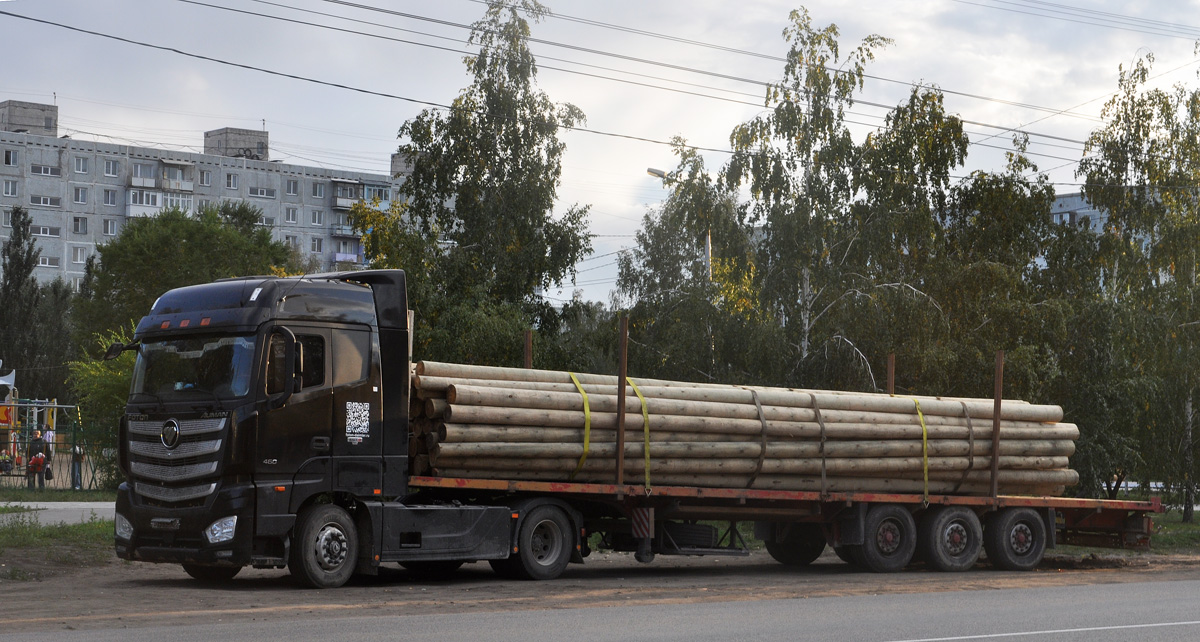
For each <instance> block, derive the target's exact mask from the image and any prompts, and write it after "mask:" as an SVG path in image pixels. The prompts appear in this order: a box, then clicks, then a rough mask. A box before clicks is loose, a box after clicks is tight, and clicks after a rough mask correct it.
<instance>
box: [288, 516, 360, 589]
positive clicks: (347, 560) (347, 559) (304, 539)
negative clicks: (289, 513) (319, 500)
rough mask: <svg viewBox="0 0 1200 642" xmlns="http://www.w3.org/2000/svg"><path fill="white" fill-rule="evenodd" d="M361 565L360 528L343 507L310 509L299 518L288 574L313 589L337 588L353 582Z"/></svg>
mask: <svg viewBox="0 0 1200 642" xmlns="http://www.w3.org/2000/svg"><path fill="white" fill-rule="evenodd" d="M357 564H358V528H356V527H355V526H354V520H353V519H351V518H350V515H349V514H347V513H346V511H345V510H343V509H342V508H341V507H340V506H335V505H333V504H317V505H315V506H309V507H308V508H306V509H304V510H303V511H301V512H300V515H298V516H297V517H296V538H295V541H294V542H293V543H292V554H291V559H290V560H288V570H289V571H290V572H291V573H292V576H293V577H295V578H296V579H298V580H300V582H302V583H304V584H306V585H308V586H311V587H313V588H334V587H337V586H341V585H343V584H345V583H346V581H347V580H349V579H350V576H351V575H352V574H353V573H354V567H355V566H356V565H357Z"/></svg>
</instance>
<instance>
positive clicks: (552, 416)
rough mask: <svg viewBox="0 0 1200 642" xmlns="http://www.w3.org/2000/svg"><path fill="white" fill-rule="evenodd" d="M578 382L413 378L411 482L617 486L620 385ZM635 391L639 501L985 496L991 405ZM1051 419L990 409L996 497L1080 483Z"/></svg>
mask: <svg viewBox="0 0 1200 642" xmlns="http://www.w3.org/2000/svg"><path fill="white" fill-rule="evenodd" d="M575 379H576V380H577V381H578V385H577V384H576V382H575V381H573V380H572V375H571V373H567V372H556V371H547V370H526V369H519V368H494V367H486V366H467V365H459V364H448V363H438V362H428V361H426V362H421V363H418V364H417V365H416V368H415V375H414V377H413V390H412V405H411V411H412V415H411V416H412V417H413V421H412V432H413V440H412V443H411V450H410V453H411V454H412V455H413V457H412V460H413V473H414V474H417V475H435V476H445V477H466V478H491V479H505V480H540V481H576V482H596V483H614V482H615V481H616V480H617V471H616V462H617V417H618V414H617V378H616V377H613V376H605V375H593V374H576V375H575ZM633 382H634V384H636V385H637V388H638V390H637V391H635V390H634V389H633V387H631V386H628V385H627V386H626V403H625V406H626V407H625V426H624V428H625V435H624V451H625V452H624V466H625V469H624V480H625V481H626V482H627V483H634V484H639V485H640V484H642V483H645V481H646V475H645V471H646V466H647V461H648V462H649V464H648V465H649V472H650V474H649V483H650V484H651V485H690V486H706V487H732V488H757V489H778V490H806V491H820V492H839V491H843V492H893V493H923V492H925V491H926V490H928V492H929V493H930V494H962V495H986V494H988V493H989V492H990V483H991V466H992V429H993V428H992V426H993V421H992V414H993V411H994V402H993V400H991V399H958V398H934V397H915V398H914V397H902V396H890V395H882V394H867V393H848V392H835V391H820V390H797V389H782V388H757V387H740V386H732V385H717V384H696V383H684V382H676V381H662V380H651V379H639V378H633ZM637 392H640V393H641V395H642V397H643V398H644V399H645V402H644V403H645V415H643V402H642V401H641V400H640V399H639V397H638V395H637ZM585 394H586V397H587V402H586V405H587V412H586V413H585V401H584V396H585ZM918 409H919V410H918ZM585 415H586V416H585ZM644 417H645V418H646V419H644ZM1061 419H1062V409H1061V408H1059V407H1058V406H1042V405H1033V404H1029V403H1025V402H1022V401H1015V400H1004V401H1003V403H1002V405H1001V412H1000V422H999V426H1000V441H999V444H1000V445H999V461H998V462H997V463H998V484H999V491H1000V492H1001V493H1003V494H1036V495H1061V494H1062V493H1063V490H1064V489H1065V487H1066V486H1070V485H1073V484H1075V483H1077V482H1078V478H1079V477H1078V474H1077V473H1076V472H1075V471H1073V470H1071V469H1070V468H1069V465H1068V461H1067V458H1068V457H1069V456H1070V455H1071V454H1073V453H1074V452H1075V443H1074V442H1075V439H1077V438H1078V436H1079V430H1078V428H1077V427H1076V426H1075V425H1074V424H1069V423H1060V422H1061ZM646 421H648V424H649V430H648V437H647V431H645V430H644V423H645V422H646ZM585 426H587V429H586V430H585ZM585 441H586V448H585ZM647 444H648V450H649V458H648V459H647V457H646V450H647Z"/></svg>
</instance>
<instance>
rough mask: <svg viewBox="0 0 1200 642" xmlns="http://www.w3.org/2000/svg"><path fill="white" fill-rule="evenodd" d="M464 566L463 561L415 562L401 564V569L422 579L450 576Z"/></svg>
mask: <svg viewBox="0 0 1200 642" xmlns="http://www.w3.org/2000/svg"><path fill="white" fill-rule="evenodd" d="M463 564H464V562H463V561H462V560H413V561H411V562H400V566H401V567H403V568H405V569H407V570H408V572H410V573H412V574H414V575H420V576H421V577H437V576H439V575H449V574H451V573H453V572H454V571H457V570H458V567H460V566H462V565H463Z"/></svg>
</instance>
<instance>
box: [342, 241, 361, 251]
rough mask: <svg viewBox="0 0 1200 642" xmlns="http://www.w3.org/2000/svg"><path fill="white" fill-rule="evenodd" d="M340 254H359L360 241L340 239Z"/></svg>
mask: <svg viewBox="0 0 1200 642" xmlns="http://www.w3.org/2000/svg"><path fill="white" fill-rule="evenodd" d="M337 251H338V254H358V243H356V242H354V241H338V242H337Z"/></svg>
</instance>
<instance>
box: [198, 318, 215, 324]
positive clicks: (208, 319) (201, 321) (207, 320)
mask: <svg viewBox="0 0 1200 642" xmlns="http://www.w3.org/2000/svg"><path fill="white" fill-rule="evenodd" d="M211 320H212V319H210V318H209V317H204V318H203V319H200V325H208V322H209V321H211Z"/></svg>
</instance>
